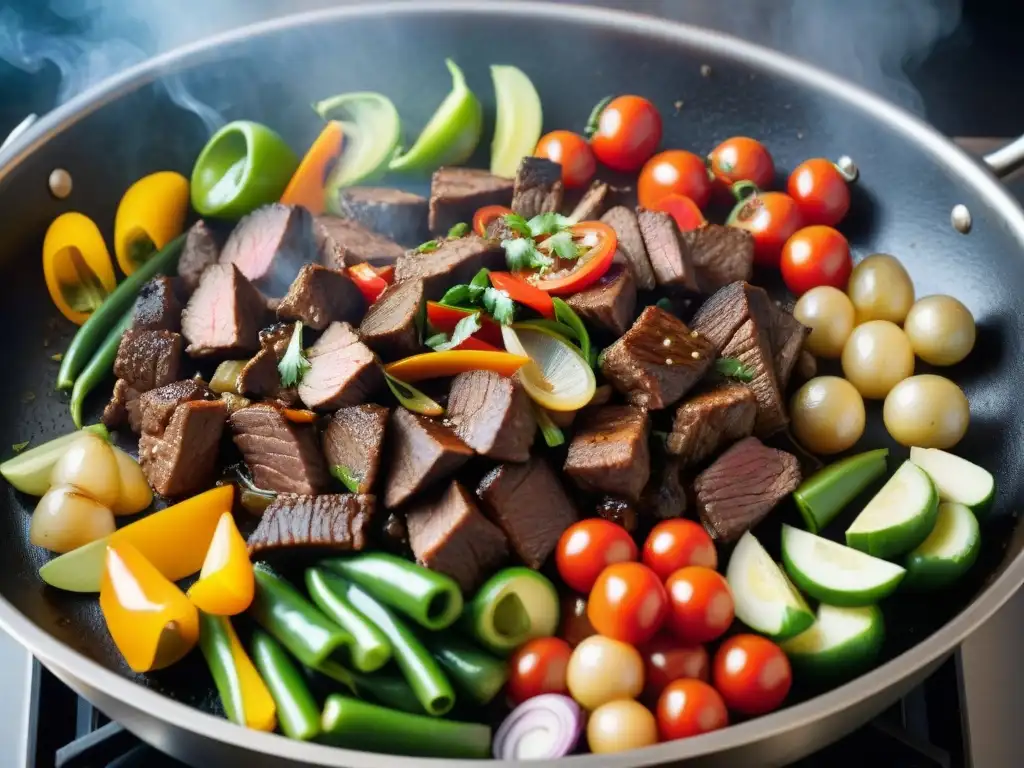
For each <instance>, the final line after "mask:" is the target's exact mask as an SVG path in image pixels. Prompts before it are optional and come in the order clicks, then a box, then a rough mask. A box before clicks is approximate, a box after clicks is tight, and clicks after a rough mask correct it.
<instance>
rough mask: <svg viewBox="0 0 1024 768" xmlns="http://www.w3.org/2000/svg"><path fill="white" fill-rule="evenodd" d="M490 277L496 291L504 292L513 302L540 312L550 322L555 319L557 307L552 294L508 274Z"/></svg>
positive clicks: (496, 274) (497, 273) (496, 273)
mask: <svg viewBox="0 0 1024 768" xmlns="http://www.w3.org/2000/svg"><path fill="white" fill-rule="evenodd" d="M490 277H491V285H493V286H494V288H495V290H498V291H504V292H505V293H506V294H507V295H508V297H509V298H510V299H512V301H517V302H519V303H520V304H523V305H524V306H527V307H529V308H530V309H532V310H533V311H535V312H539V313H540V314H541V315H543V316H544V317H546V318H548V319H549V320H552V319H554V317H555V305H554V303H552V301H551V296H550V294H547V293H545V292H544V291H542V290H541V289H540V288H535V287H534V286H532V285H530V284H529V283H528V282H526V281H525V280H522V279H520V278H518V277H516V276H515V275H513V274H510V273H508V272H491V275H490Z"/></svg>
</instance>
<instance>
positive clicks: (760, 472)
mask: <svg viewBox="0 0 1024 768" xmlns="http://www.w3.org/2000/svg"><path fill="white" fill-rule="evenodd" d="M800 479H801V476H800V465H799V463H798V462H797V459H796V456H793V455H792V454H790V453H786V452H785V451H780V450H777V449H775V448H768V447H767V446H765V445H764V444H762V443H761V441H760V440H758V439H757V438H756V437H748V438H745V439H743V440H740V441H739V442H738V443H736V444H735V445H734V446H733V447H732V448H730V449H729V450H727V451H726V452H725V453H723V454H722V455H721V456H719V457H718V458H717V459H716V460H715V462H714V463H713V464H712V465H711V466H710V467H708V468H707V469H705V470H704V471H703V472H701V473H700V474H699V475H697V480H696V482H695V483H694V487H695V489H696V491H697V509H698V512H699V513H700V519H701V522H703V523H704V527H705V528H706V529H707V531H708V533H709V534H710V535H711V538H713V539H714V540H715V541H718V542H722V543H726V544H727V543H730V542H733V541H736V540H737V539H738V538H739V537H740V536H742V535H743V534H744V533H745V532H746V531H748V530H750V529H751V528H753V527H754V526H755V525H757V523H758V522H760V521H761V519H762V518H764V516H765V515H767V514H768V512H770V511H771V510H772V508H774V507H775V505H776V504H778V503H779V502H780V501H781V500H782V499H784V498H785V497H786V496H788V495H789V494H790V493H792V492H793V490H794V489H795V488H796V487H797V486H798V485H799V484H800Z"/></svg>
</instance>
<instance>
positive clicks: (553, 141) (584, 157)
mask: <svg viewBox="0 0 1024 768" xmlns="http://www.w3.org/2000/svg"><path fill="white" fill-rule="evenodd" d="M533 154H535V155H536V156H537V157H546V158H547V159H548V160H550V161H551V162H553V163H559V164H560V165H561V166H562V184H564V185H565V187H566V189H571V188H573V187H584V186H586V185H587V183H588V182H589V181H590V180H591V179H592V178H593V177H594V174H595V173H596V172H597V159H596V158H595V157H594V151H593V150H592V149H591V148H590V144H588V143H587V140H586V139H585V138H583V137H582V136H580V135H579V134H578V133H573V132H572V131H552V132H551V133H548V134H545V135H544V136H541V138H540V141H538V142H537V148H536V149H535V150H534V152H533Z"/></svg>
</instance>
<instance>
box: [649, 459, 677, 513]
mask: <svg viewBox="0 0 1024 768" xmlns="http://www.w3.org/2000/svg"><path fill="white" fill-rule="evenodd" d="M639 506H640V509H641V510H642V511H643V512H644V514H646V515H649V516H651V517H653V518H655V519H658V520H667V519H669V518H671V517H682V516H683V514H684V513H685V512H686V506H687V504H686V486H685V485H684V484H683V467H682V465H681V464H680V463H679V461H677V460H675V459H672V458H670V459H668V460H667V461H664V462H662V464H661V466H659V467H657V468H656V469H654V470H652V471H651V479H650V482H648V483H647V487H646V488H645V489H644V492H643V494H642V495H641V497H640V505H639Z"/></svg>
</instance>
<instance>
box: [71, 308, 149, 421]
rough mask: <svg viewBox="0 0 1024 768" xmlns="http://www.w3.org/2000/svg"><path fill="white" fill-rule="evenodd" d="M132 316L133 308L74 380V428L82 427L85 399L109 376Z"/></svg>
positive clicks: (72, 394)
mask: <svg viewBox="0 0 1024 768" xmlns="http://www.w3.org/2000/svg"><path fill="white" fill-rule="evenodd" d="M133 316H134V308H131V309H129V310H128V311H127V312H125V313H124V316H123V317H122V318H121V319H120V320H119V321H118V322H117V324H116V325H115V326H114V327H113V328H111V329H110V333H108V334H107V338H105V339H104V340H103V343H102V344H100V346H99V348H98V349H97V350H96V354H94V355H93V356H92V359H91V360H90V361H89V364H88V365H86V366H85V368H84V369H83V370H82V373H81V374H79V376H78V378H77V379H75V385H74V388H73V389H72V390H71V420H72V421H73V422H75V426H76V427H79V428H81V426H82V406H83V405H84V404H85V398H86V397H87V396H88V395H89V393H90V392H92V391H93V390H94V389H95V388H96V387H97V386H98V385H99V384H101V383H102V382H103V381H104V380H105V379H106V378H107V377H108V376H110V372H111V370H112V369H113V367H114V360H115V359H116V358H117V350H118V348H119V347H120V346H121V337H122V336H123V335H124V332H125V331H127V330H128V329H129V328H131V327H132V319H133Z"/></svg>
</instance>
